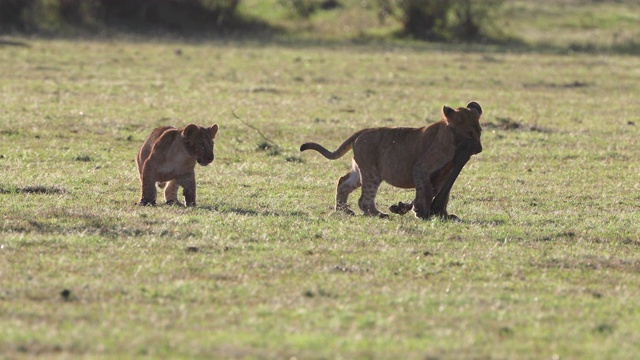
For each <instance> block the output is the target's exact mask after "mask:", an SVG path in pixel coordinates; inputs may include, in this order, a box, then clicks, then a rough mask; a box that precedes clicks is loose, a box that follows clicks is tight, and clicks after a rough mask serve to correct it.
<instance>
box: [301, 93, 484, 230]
mask: <svg viewBox="0 0 640 360" xmlns="http://www.w3.org/2000/svg"><path fill="white" fill-rule="evenodd" d="M442 115H443V119H442V120H441V121H439V122H437V123H435V124H431V125H429V126H425V127H421V128H407V127H398V128H388V127H380V128H372V129H363V130H360V131H358V132H356V133H354V134H353V135H351V136H350V137H349V138H348V139H347V140H345V141H344V142H343V143H342V145H340V146H339V147H338V149H336V150H335V151H333V152H332V151H329V150H327V149H326V148H325V147H323V146H322V145H320V144H317V143H313V142H309V143H305V144H302V146H301V147H300V151H305V150H309V149H310V150H315V151H317V152H319V153H320V154H322V156H324V157H325V158H327V159H330V160H335V159H338V158H340V157H342V156H343V155H345V154H346V153H347V152H348V151H349V150H351V149H353V160H352V164H353V165H352V168H351V170H350V171H349V172H348V173H347V174H346V175H344V176H343V177H341V178H340V179H339V180H338V186H337V191H336V205H335V210H336V211H343V212H346V213H348V214H354V213H353V211H352V210H351V209H349V206H348V205H347V198H348V197H349V194H350V193H351V192H353V191H354V190H355V189H357V188H358V187H360V186H362V194H361V196H360V199H359V200H358V206H359V207H360V209H361V210H362V211H363V212H364V214H365V215H368V216H379V217H388V216H389V215H388V214H385V213H382V212H380V211H379V210H378V209H377V208H376V203H375V197H376V193H377V192H378V188H379V187H380V184H381V183H382V181H386V182H387V183H389V184H390V185H393V186H395V187H399V188H405V189H411V188H415V189H416V197H415V199H414V201H413V202H411V203H402V202H401V203H399V204H398V205H394V206H392V207H391V211H392V212H395V213H398V214H404V213H406V212H407V211H408V210H410V209H413V210H414V212H415V213H416V216H418V217H419V218H422V219H428V218H430V217H431V216H433V215H437V216H441V217H445V218H449V217H452V218H456V217H455V215H451V216H450V215H449V214H448V213H447V203H448V201H449V191H450V190H451V187H452V186H453V182H454V181H455V179H456V177H457V176H458V174H459V173H460V170H462V167H463V166H464V165H465V164H466V162H467V161H468V160H469V158H470V157H471V155H475V154H478V153H480V152H482V144H481V143H480V134H481V132H482V129H481V128H480V115H482V108H481V107H480V105H479V104H478V103H477V102H474V101H472V102H470V103H469V104H468V105H467V107H465V108H458V109H455V110H454V109H452V108H450V107H448V106H444V107H443V108H442Z"/></svg>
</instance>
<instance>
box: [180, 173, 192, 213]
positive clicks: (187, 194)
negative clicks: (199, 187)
mask: <svg viewBox="0 0 640 360" xmlns="http://www.w3.org/2000/svg"><path fill="white" fill-rule="evenodd" d="M176 180H177V182H178V184H180V186H182V189H183V191H182V194H183V195H184V203H185V205H186V206H196V174H195V172H194V171H191V172H190V173H188V174H185V175H183V176H181V177H180V178H178V179H176Z"/></svg>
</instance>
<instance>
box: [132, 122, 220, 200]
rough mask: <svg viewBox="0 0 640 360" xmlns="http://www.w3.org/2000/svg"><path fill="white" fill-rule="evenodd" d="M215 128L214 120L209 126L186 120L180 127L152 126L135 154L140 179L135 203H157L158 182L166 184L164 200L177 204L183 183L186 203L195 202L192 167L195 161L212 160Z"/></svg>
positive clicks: (206, 161)
mask: <svg viewBox="0 0 640 360" xmlns="http://www.w3.org/2000/svg"><path fill="white" fill-rule="evenodd" d="M217 132H218V125H217V124H215V125H213V126H211V127H209V128H206V127H202V126H198V125H194V124H189V125H187V126H186V127H185V128H182V129H177V128H175V127H172V126H165V127H160V128H157V129H155V130H153V132H152V133H151V135H149V138H147V140H146V141H145V142H144V144H143V145H142V147H141V148H140V151H138V156H137V157H136V164H137V165H138V172H139V173H140V182H141V183H142V197H141V198H140V202H139V203H138V204H139V205H155V204H156V196H157V192H156V183H157V184H158V186H160V187H161V188H162V187H165V185H166V187H165V190H164V198H165V200H166V201H167V204H180V202H179V201H178V187H179V186H182V188H183V195H184V198H185V203H186V205H187V206H195V205H196V179H195V173H194V167H195V165H196V162H197V163H198V164H200V165H202V166H206V165H208V164H210V163H211V162H212V161H213V158H214V155H213V139H214V137H215V136H216V133H217ZM167 182H168V184H167Z"/></svg>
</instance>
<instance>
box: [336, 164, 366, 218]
mask: <svg viewBox="0 0 640 360" xmlns="http://www.w3.org/2000/svg"><path fill="white" fill-rule="evenodd" d="M360 185H362V182H361V181H360V169H359V168H358V165H357V164H356V163H355V161H353V166H352V168H351V170H350V171H349V172H348V173H347V174H346V175H345V176H343V177H341V178H340V179H339V180H338V186H337V188H336V211H342V212H345V213H347V214H349V215H355V213H354V212H353V210H351V209H350V208H349V205H347V199H348V198H349V194H351V193H352V192H353V191H354V190H355V189H357V188H359V187H360Z"/></svg>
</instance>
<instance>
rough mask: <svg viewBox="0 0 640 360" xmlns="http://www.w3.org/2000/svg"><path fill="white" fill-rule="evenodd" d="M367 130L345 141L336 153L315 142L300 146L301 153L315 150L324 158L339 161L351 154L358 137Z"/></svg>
mask: <svg viewBox="0 0 640 360" xmlns="http://www.w3.org/2000/svg"><path fill="white" fill-rule="evenodd" d="M365 130H367V129H364V130H360V131H358V132H356V133H354V134H353V135H351V136H349V138H348V139H347V140H345V141H344V142H343V143H342V145H340V146H339V147H338V148H337V149H336V150H335V151H329V150H328V149H327V148H325V147H324V146H322V145H320V144H318V143H314V142H308V143H304V144H302V145H301V146H300V151H305V150H315V151H317V152H319V153H320V154H321V155H322V156H324V157H326V158H327V159H329V160H335V159H339V158H341V157H343V156H344V154H346V153H347V152H349V150H351V148H352V147H353V142H354V141H356V139H357V138H358V136H360V134H362V132H363V131H365Z"/></svg>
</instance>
